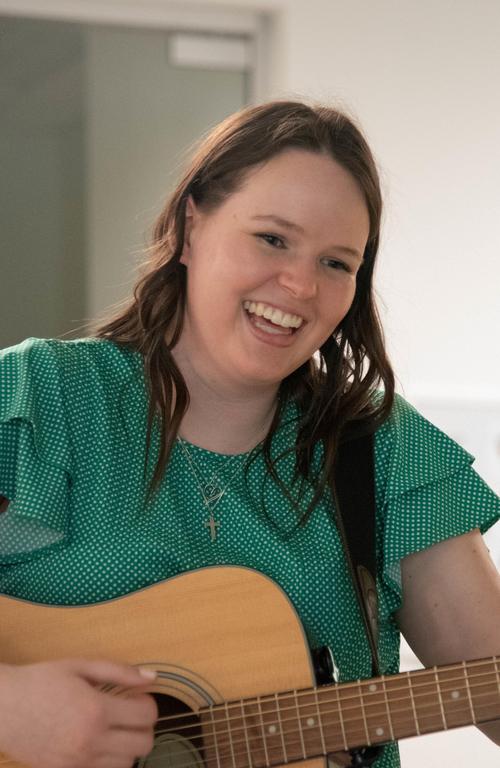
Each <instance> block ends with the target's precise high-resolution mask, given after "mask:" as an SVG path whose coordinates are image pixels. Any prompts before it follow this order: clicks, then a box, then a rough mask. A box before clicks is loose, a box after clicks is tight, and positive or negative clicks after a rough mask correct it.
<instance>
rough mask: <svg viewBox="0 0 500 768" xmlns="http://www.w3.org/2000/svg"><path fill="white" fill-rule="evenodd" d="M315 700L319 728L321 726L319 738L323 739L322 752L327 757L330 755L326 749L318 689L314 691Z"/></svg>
mask: <svg viewBox="0 0 500 768" xmlns="http://www.w3.org/2000/svg"><path fill="white" fill-rule="evenodd" d="M314 698H315V702H316V712H317V714H318V726H319V737H320V739H321V750H322V752H323V754H324V755H325V756H326V755H327V754H328V750H327V748H326V743H325V734H324V733H323V722H322V718H321V712H320V709H319V700H318V689H317V688H315V689H314Z"/></svg>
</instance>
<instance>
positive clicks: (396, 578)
mask: <svg viewBox="0 0 500 768" xmlns="http://www.w3.org/2000/svg"><path fill="white" fill-rule="evenodd" d="M379 432H380V434H379V435H377V443H378V450H377V464H378V467H377V473H378V474H379V476H382V478H381V479H382V480H383V482H382V483H381V486H382V488H383V499H382V509H383V515H382V520H381V525H382V526H383V531H382V537H383V553H382V557H383V577H384V580H385V582H386V584H387V585H388V586H389V587H390V588H391V589H392V590H393V591H394V593H395V595H394V596H395V598H396V601H398V600H399V599H400V597H401V590H400V587H401V581H400V568H399V563H400V560H401V559H402V558H403V557H405V556H406V555H408V554H410V553H412V552H417V551H419V550H422V549H426V548H427V547H430V546H432V545H433V544H436V543H437V542H439V541H443V540H445V539H448V538H451V537H453V536H459V535H461V534H463V533H466V532H468V531H471V530H472V529H474V528H479V529H480V530H481V532H482V533H484V532H485V531H486V530H487V529H488V528H490V526H492V525H493V524H494V523H495V522H497V520H498V519H499V518H500V499H499V498H498V496H497V495H496V494H495V493H494V492H493V491H492V490H491V488H489V486H488V485H487V484H486V483H485V482H484V481H483V480H482V479H481V477H479V475H478V474H477V472H475V470H474V469H473V468H472V466H471V464H472V462H473V460H474V459H473V457H472V456H471V455H470V454H469V453H467V451H465V450H464V449H463V448H461V447H460V446H459V445H458V444H457V443H455V441H454V440H452V439H451V438H450V437H448V436H447V435H446V434H444V433H443V432H441V430H439V429H438V428H437V427H435V426H434V425H433V424H431V423H430V422H428V421H427V420H426V419H425V418H424V417H423V416H421V415H420V414H419V413H418V412H417V411H416V410H415V409H414V408H413V407H412V406H410V405H409V404H408V403H407V402H406V401H405V400H403V399H402V398H401V397H398V398H397V399H396V402H395V406H394V409H393V413H392V416H391V418H390V420H389V421H388V422H387V423H386V424H385V425H384V426H383V427H382V428H381V430H379ZM393 607H394V606H393ZM395 607H397V605H396V606H395Z"/></svg>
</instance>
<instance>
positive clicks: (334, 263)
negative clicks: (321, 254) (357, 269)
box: [324, 259, 352, 273]
mask: <svg viewBox="0 0 500 768" xmlns="http://www.w3.org/2000/svg"><path fill="white" fill-rule="evenodd" d="M324 263H325V264H326V265H327V267H330V268H331V269H340V270H343V271H344V272H349V273H350V272H352V270H351V268H350V266H349V265H348V264H346V263H345V262H344V261H339V260H338V259H325V261H324Z"/></svg>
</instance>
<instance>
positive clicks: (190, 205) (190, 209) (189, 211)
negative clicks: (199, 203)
mask: <svg viewBox="0 0 500 768" xmlns="http://www.w3.org/2000/svg"><path fill="white" fill-rule="evenodd" d="M197 216H198V209H197V208H196V204H195V202H194V200H193V198H192V196H191V195H189V197H188V199H187V200H186V213H185V219H184V243H183V245H182V253H181V257H180V259H179V261H180V263H181V264H184V266H186V267H187V265H188V263H189V258H190V256H191V235H192V232H193V226H194V223H195V219H196V218H197Z"/></svg>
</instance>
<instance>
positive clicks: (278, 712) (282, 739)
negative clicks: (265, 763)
mask: <svg viewBox="0 0 500 768" xmlns="http://www.w3.org/2000/svg"><path fill="white" fill-rule="evenodd" d="M274 698H275V702H276V713H277V716H278V728H279V731H280V736H281V745H282V748H283V759H284V761H285V763H288V755H287V752H286V744H285V735H284V733H283V723H282V722H281V711H280V701H279V699H278V694H277V693H275V694H274Z"/></svg>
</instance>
